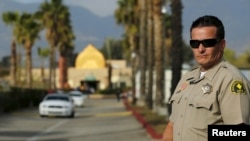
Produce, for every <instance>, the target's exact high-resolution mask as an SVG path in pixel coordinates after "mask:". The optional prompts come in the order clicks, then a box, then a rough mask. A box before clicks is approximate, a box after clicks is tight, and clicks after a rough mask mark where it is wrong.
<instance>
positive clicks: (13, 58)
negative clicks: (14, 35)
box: [10, 39, 17, 86]
mask: <svg viewBox="0 0 250 141" xmlns="http://www.w3.org/2000/svg"><path fill="white" fill-rule="evenodd" d="M10 57H11V58H10V84H11V85H12V86H15V85H16V80H17V78H16V73H17V54H16V42H15V39H12V43H11V56H10Z"/></svg>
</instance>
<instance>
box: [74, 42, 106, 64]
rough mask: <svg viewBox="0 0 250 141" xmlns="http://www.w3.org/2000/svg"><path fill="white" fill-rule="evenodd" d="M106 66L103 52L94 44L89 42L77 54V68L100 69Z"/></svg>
mask: <svg viewBox="0 0 250 141" xmlns="http://www.w3.org/2000/svg"><path fill="white" fill-rule="evenodd" d="M104 67H105V59H104V57H103V55H102V53H101V52H100V51H99V50H98V49H96V48H95V47H94V46H93V45H92V44H89V45H88V46H87V47H86V48H85V49H83V51H82V52H81V53H80V54H79V55H78V56H77V58H76V62H75V68H81V69H99V68H104Z"/></svg>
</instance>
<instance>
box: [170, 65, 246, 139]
mask: <svg viewBox="0 0 250 141" xmlns="http://www.w3.org/2000/svg"><path fill="white" fill-rule="evenodd" d="M249 91H250V83H249V81H248V80H247V79H246V78H245V77H244V76H243V75H242V74H241V73H240V71H239V70H238V69H237V68H235V67H234V66H232V65H231V64H229V63H228V62H226V61H221V62H220V63H219V64H218V65H217V66H215V67H213V68H212V69H210V70H208V71H207V72H206V74H205V75H204V77H202V78H200V70H199V68H198V67H197V68H194V69H193V70H191V71H189V72H187V73H186V74H185V75H184V76H183V77H182V79H181V80H180V82H179V83H178V85H177V87H176V90H175V92H174V95H173V96H172V97H171V99H170V102H171V103H172V114H171V116H170V121H171V122H173V124H174V127H173V128H174V135H173V136H174V141H207V137H208V135H207V132H208V125H212V124H239V123H243V122H244V123H246V124H250V94H249V93H250V92H249Z"/></svg>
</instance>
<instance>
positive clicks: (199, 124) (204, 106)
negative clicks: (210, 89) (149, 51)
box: [189, 98, 213, 129]
mask: <svg viewBox="0 0 250 141" xmlns="http://www.w3.org/2000/svg"><path fill="white" fill-rule="evenodd" d="M212 105H213V101H212V100H209V99H207V98H197V99H193V100H192V101H190V103H189V106H192V108H191V114H190V119H191V123H192V124H191V125H192V126H193V127H194V128H197V129H207V126H208V122H209V119H210V118H211V113H212V111H211V109H212Z"/></svg>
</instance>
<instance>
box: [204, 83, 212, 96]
mask: <svg viewBox="0 0 250 141" xmlns="http://www.w3.org/2000/svg"><path fill="white" fill-rule="evenodd" d="M201 89H202V91H203V94H209V93H211V92H212V89H213V88H212V86H211V85H209V84H208V83H207V84H205V85H203V86H202V88H201Z"/></svg>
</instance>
